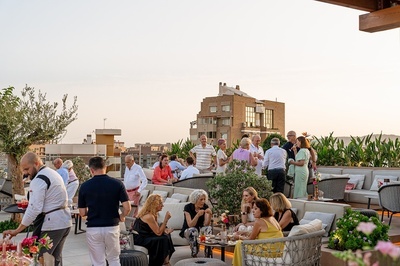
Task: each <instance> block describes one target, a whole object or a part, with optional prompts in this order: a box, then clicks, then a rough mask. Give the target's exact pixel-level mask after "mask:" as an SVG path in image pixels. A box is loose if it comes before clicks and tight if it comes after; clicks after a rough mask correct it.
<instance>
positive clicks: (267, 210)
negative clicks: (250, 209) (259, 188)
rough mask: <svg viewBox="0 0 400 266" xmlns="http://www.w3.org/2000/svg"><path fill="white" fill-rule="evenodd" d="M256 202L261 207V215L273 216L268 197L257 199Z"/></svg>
mask: <svg viewBox="0 0 400 266" xmlns="http://www.w3.org/2000/svg"><path fill="white" fill-rule="evenodd" d="M254 204H255V205H256V206H257V207H258V208H259V209H260V211H261V217H271V216H272V215H273V212H272V208H271V205H270V204H269V201H268V200H267V199H264V198H260V199H257V200H256V201H255V202H254Z"/></svg>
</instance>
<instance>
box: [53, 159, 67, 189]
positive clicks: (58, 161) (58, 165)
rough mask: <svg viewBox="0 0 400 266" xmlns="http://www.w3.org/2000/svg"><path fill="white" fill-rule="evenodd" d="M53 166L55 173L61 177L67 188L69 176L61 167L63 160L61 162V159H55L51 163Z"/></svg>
mask: <svg viewBox="0 0 400 266" xmlns="http://www.w3.org/2000/svg"><path fill="white" fill-rule="evenodd" d="M53 165H54V167H55V168H56V169H57V170H56V171H57V173H59V174H60V176H61V177H62V179H63V181H64V184H65V186H67V184H68V178H69V174H68V171H67V169H65V168H64V167H62V165H63V160H61V158H56V159H54V161H53Z"/></svg>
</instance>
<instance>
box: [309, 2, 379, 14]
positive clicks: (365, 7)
mask: <svg viewBox="0 0 400 266" xmlns="http://www.w3.org/2000/svg"><path fill="white" fill-rule="evenodd" d="M316 1H320V2H325V3H328V4H333V5H339V6H344V7H350V8H354V9H358V10H362V11H368V12H372V11H376V10H378V9H379V6H378V0H316Z"/></svg>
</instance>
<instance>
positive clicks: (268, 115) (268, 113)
mask: <svg viewBox="0 0 400 266" xmlns="http://www.w3.org/2000/svg"><path fill="white" fill-rule="evenodd" d="M264 126H265V127H266V128H273V126H274V110H268V109H267V110H265V116H264Z"/></svg>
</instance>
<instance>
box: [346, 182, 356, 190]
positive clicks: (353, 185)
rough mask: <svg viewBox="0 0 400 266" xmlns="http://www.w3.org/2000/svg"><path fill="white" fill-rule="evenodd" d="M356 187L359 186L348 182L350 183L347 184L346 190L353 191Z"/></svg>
mask: <svg viewBox="0 0 400 266" xmlns="http://www.w3.org/2000/svg"><path fill="white" fill-rule="evenodd" d="M356 185H357V184H354V183H349V182H348V183H347V184H346V187H345V190H353V189H355V188H356Z"/></svg>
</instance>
